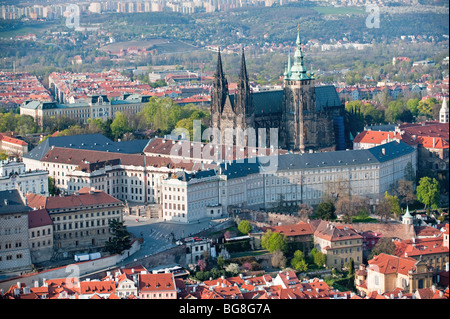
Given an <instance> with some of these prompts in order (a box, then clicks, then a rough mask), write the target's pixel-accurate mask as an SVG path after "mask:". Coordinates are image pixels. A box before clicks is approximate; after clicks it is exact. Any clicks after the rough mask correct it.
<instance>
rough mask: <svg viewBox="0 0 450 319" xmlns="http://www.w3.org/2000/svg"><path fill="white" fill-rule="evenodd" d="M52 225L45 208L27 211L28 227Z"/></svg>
mask: <svg viewBox="0 0 450 319" xmlns="http://www.w3.org/2000/svg"><path fill="white" fill-rule="evenodd" d="M48 225H53V222H52V219H51V218H50V215H49V214H48V211H47V210H46V209H38V210H32V211H30V212H29V213H28V228H36V227H42V226H48Z"/></svg>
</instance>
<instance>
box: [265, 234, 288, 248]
mask: <svg viewBox="0 0 450 319" xmlns="http://www.w3.org/2000/svg"><path fill="white" fill-rule="evenodd" d="M261 247H262V248H264V249H267V250H268V251H269V252H271V253H273V252H274V251H275V250H280V251H282V252H286V251H287V249H288V245H287V240H286V235H284V234H280V233H275V232H272V231H271V230H268V231H267V232H266V233H265V234H264V235H263V236H262V238H261Z"/></svg>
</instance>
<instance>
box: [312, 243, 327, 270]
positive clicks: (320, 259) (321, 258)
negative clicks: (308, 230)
mask: <svg viewBox="0 0 450 319" xmlns="http://www.w3.org/2000/svg"><path fill="white" fill-rule="evenodd" d="M310 255H311V257H312V258H313V261H314V264H316V266H318V267H323V265H325V264H326V263H327V255H325V254H324V253H322V252H320V251H318V250H317V249H316V248H313V249H311V252H310Z"/></svg>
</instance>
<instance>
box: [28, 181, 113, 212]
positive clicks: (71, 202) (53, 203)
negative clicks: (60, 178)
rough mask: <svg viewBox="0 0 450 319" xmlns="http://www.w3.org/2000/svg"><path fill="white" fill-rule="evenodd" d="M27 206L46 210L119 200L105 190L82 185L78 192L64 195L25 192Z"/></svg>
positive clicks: (102, 203)
mask: <svg viewBox="0 0 450 319" xmlns="http://www.w3.org/2000/svg"><path fill="white" fill-rule="evenodd" d="M26 197H27V202H28V206H30V207H32V208H41V207H43V208H46V209H48V210H51V209H58V208H70V207H83V206H89V205H104V204H113V203H116V204H120V203H122V202H121V201H120V200H118V199H116V198H114V197H112V196H111V195H108V194H106V193H105V192H102V191H99V190H94V191H92V192H91V189H90V188H88V187H84V188H82V189H80V190H79V194H78V195H76V194H71V195H64V196H49V197H44V196H40V195H36V194H27V195H26Z"/></svg>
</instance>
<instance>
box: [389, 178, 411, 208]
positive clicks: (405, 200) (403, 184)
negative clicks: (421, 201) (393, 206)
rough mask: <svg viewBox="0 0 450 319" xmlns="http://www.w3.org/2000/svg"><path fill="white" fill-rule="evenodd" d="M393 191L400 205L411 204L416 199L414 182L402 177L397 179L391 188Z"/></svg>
mask: <svg viewBox="0 0 450 319" xmlns="http://www.w3.org/2000/svg"><path fill="white" fill-rule="evenodd" d="M393 193H394V195H396V196H397V197H398V199H399V201H400V204H402V205H408V204H412V203H413V202H414V201H415V200H416V199H417V197H416V195H415V193H414V182H413V181H408V180H404V179H400V180H398V181H397V183H396V185H395V187H394V188H393Z"/></svg>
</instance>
